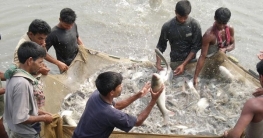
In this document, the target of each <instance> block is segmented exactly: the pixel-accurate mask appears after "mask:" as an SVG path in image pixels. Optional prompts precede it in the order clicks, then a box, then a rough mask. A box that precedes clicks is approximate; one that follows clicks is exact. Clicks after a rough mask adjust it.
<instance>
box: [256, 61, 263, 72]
mask: <svg viewBox="0 0 263 138" xmlns="http://www.w3.org/2000/svg"><path fill="white" fill-rule="evenodd" d="M256 67H257V72H258V74H259V75H263V60H260V61H259V62H258V64H257V66H256Z"/></svg>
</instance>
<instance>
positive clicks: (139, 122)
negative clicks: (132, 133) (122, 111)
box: [135, 86, 164, 126]
mask: <svg viewBox="0 0 263 138" xmlns="http://www.w3.org/2000/svg"><path fill="white" fill-rule="evenodd" d="M163 88H164V86H163V87H162V88H161V89H160V90H159V91H158V92H155V93H154V92H153V91H152V89H151V96H152V99H151V101H150V103H149V104H148V106H147V107H146V108H145V109H144V110H143V111H142V112H141V113H140V114H139V115H138V117H137V121H136V123H135V126H140V125H142V123H143V122H144V120H145V119H146V118H147V117H148V115H149V114H150V112H151V110H152V108H153V106H154V105H155V103H156V101H157V99H158V98H159V96H160V94H161V93H162V92H163Z"/></svg>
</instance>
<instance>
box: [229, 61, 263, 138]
mask: <svg viewBox="0 0 263 138" xmlns="http://www.w3.org/2000/svg"><path fill="white" fill-rule="evenodd" d="M256 68H257V72H258V73H259V81H260V84H261V88H262V87H263V61H262V60H261V61H260V62H259V63H258V64H257V66H256ZM257 91H258V90H257ZM254 95H255V94H254ZM262 105H263V97H262V96H259V95H256V97H254V98H250V99H248V100H247V101H246V103H245V104H244V107H243V109H242V112H241V115H240V117H239V119H238V121H237V123H236V125H235V127H234V128H233V129H232V130H230V131H229V132H228V131H226V132H225V133H224V136H225V137H226V138H239V137H240V136H241V134H242V133H243V131H244V130H245V135H246V138H262V137H263V106H262Z"/></svg>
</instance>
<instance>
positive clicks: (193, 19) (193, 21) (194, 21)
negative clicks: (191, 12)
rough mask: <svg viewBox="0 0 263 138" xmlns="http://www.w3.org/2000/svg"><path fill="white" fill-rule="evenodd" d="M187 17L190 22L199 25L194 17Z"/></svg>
mask: <svg viewBox="0 0 263 138" xmlns="http://www.w3.org/2000/svg"><path fill="white" fill-rule="evenodd" d="M188 18H189V20H190V23H191V24H193V25H198V26H200V24H199V22H198V21H197V20H196V19H195V18H193V17H188Z"/></svg>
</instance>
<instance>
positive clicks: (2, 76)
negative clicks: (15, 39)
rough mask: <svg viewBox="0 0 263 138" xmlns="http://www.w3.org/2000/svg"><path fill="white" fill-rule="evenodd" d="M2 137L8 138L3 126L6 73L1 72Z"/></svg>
mask: <svg viewBox="0 0 263 138" xmlns="http://www.w3.org/2000/svg"><path fill="white" fill-rule="evenodd" d="M0 40H1V34H0ZM0 79H1V80H0V118H1V119H0V136H1V137H2V138H8V136H7V134H6V132H5V128H4V125H3V117H2V115H3V113H4V94H5V88H3V87H2V82H1V81H5V77H4V73H3V72H1V71H0Z"/></svg>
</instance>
